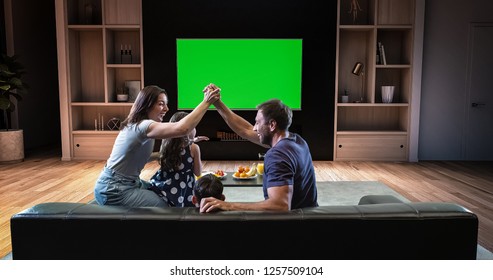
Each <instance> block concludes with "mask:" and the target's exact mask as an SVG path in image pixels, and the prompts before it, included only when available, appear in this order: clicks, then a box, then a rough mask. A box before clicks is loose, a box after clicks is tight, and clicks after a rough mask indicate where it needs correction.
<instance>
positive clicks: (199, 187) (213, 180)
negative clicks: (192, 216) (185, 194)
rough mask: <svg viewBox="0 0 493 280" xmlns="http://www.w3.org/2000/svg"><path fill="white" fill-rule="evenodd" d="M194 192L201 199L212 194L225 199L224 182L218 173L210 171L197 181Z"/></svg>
mask: <svg viewBox="0 0 493 280" xmlns="http://www.w3.org/2000/svg"><path fill="white" fill-rule="evenodd" d="M193 194H194V195H195V196H196V197H197V200H199V201H200V200H201V199H202V198H204V197H211V196H212V197H215V198H217V199H223V183H222V182H221V179H219V178H217V177H216V175H214V174H210V173H209V174H205V175H203V176H202V177H200V178H199V179H197V181H196V182H195V186H194V187H193Z"/></svg>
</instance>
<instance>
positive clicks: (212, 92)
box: [202, 84, 221, 104]
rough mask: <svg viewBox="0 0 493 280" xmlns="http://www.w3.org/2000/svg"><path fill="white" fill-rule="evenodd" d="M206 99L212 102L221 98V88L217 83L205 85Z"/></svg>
mask: <svg viewBox="0 0 493 280" xmlns="http://www.w3.org/2000/svg"><path fill="white" fill-rule="evenodd" d="M202 92H203V93H204V100H205V101H207V102H209V103H210V104H212V103H214V102H216V101H217V100H219V99H220V98H221V89H220V88H218V87H217V86H216V85H215V84H208V85H207V86H205V88H204V90H202Z"/></svg>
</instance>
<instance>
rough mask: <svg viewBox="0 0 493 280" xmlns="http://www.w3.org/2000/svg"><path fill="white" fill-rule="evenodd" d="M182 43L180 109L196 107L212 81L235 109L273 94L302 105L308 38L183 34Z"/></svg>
mask: <svg viewBox="0 0 493 280" xmlns="http://www.w3.org/2000/svg"><path fill="white" fill-rule="evenodd" d="M176 48H177V55H176V58H177V84H178V110H190V109H193V108H195V107H196V106H197V105H198V104H199V103H200V102H201V101H202V100H203V94H202V90H203V88H204V86H205V85H207V84H209V83H214V84H216V85H217V86H218V87H220V88H221V99H222V100H223V102H224V103H225V104H226V105H227V106H228V107H229V108H231V109H233V110H256V106H257V105H258V104H260V103H262V102H264V101H267V100H269V99H272V98H277V99H280V100H282V101H283V102H284V103H285V104H286V105H288V106H289V107H290V108H291V109H292V110H301V74H302V73H301V72H302V71H301V70H302V39H177V40H176ZM211 108H213V107H211Z"/></svg>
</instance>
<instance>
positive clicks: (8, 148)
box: [0, 129, 24, 163]
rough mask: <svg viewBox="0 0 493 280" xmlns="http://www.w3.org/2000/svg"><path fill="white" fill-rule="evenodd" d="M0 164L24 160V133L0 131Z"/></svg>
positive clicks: (21, 131)
mask: <svg viewBox="0 0 493 280" xmlns="http://www.w3.org/2000/svg"><path fill="white" fill-rule="evenodd" d="M0 147H1V149H2V152H1V153H0V163H15V162H20V161H23V160H24V132H23V130H22V129H13V130H0Z"/></svg>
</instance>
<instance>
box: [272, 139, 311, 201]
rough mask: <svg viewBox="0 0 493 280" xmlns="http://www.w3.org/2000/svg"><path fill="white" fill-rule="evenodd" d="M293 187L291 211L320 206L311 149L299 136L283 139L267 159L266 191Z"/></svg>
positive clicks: (273, 148)
mask: <svg viewBox="0 0 493 280" xmlns="http://www.w3.org/2000/svg"><path fill="white" fill-rule="evenodd" d="M284 185H293V198H292V200H291V209H297V208H303V207H314V206H318V202H317V185H316V178H315V170H314V168H313V162H312V156H311V154H310V148H309V147H308V144H307V143H306V141H305V140H304V139H303V138H301V136H299V135H298V134H296V133H292V132H290V133H289V137H286V138H283V139H281V140H280V141H279V142H277V144H276V145H275V146H274V147H272V148H270V149H269V150H268V151H267V153H266V154H265V158H264V175H263V189H264V197H265V199H267V198H268V195H267V189H268V188H270V187H276V186H284Z"/></svg>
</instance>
